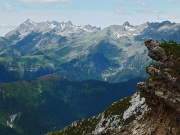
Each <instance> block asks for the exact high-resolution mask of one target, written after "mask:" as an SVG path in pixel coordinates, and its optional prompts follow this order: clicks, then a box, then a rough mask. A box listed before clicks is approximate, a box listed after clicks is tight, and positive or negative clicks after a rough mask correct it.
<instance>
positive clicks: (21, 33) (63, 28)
mask: <svg viewBox="0 0 180 135" xmlns="http://www.w3.org/2000/svg"><path fill="white" fill-rule="evenodd" d="M98 30H99V28H97V27H93V26H91V25H88V26H87V25H82V26H75V25H73V23H72V22H71V21H68V22H57V21H51V22H50V21H46V22H39V23H36V22H33V21H31V20H30V19H27V20H26V21H25V22H23V23H21V24H20V25H19V26H18V27H17V28H16V29H14V30H12V31H10V32H9V33H7V34H6V35H5V37H7V38H8V37H11V36H16V37H20V39H22V38H24V37H25V36H27V35H29V34H31V33H33V32H38V33H52V32H54V34H56V35H62V36H74V37H80V36H83V35H85V34H86V33H88V32H94V31H98Z"/></svg>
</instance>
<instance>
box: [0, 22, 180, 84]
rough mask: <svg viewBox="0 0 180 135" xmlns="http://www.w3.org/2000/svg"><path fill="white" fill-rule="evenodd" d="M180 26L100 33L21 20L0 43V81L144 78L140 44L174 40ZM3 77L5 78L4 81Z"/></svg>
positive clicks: (143, 53)
mask: <svg viewBox="0 0 180 135" xmlns="http://www.w3.org/2000/svg"><path fill="white" fill-rule="evenodd" d="M179 32H180V24H177V23H171V22H169V21H164V22H162V23H149V22H146V23H144V24H141V25H137V26H133V25H130V24H129V23H128V22H125V23H124V24H123V25H111V26H109V27H106V28H104V29H102V30H101V29H100V28H97V27H93V26H91V25H84V26H74V25H73V24H72V22H70V21H69V22H61V23H59V22H56V21H52V22H49V21H47V22H41V23H35V22H33V21H31V20H29V19H28V20H26V21H25V22H23V23H22V24H20V25H19V26H18V27H17V28H16V29H14V30H13V31H10V32H9V33H7V34H6V35H5V37H1V38H0V57H1V59H0V69H1V71H2V76H1V77H0V81H1V82H12V81H18V80H29V79H34V78H37V77H40V76H42V75H46V74H49V73H54V74H56V75H59V76H60V77H63V78H66V79H69V80H76V81H81V80H87V79H95V80H103V81H108V82H121V81H125V80H128V79H130V78H134V77H139V76H141V77H147V74H146V73H145V72H144V70H145V67H146V66H147V65H148V63H149V62H150V61H151V59H149V58H148V57H147V49H146V48H145V47H144V46H143V41H145V40H147V39H150V38H153V39H154V40H158V41H159V40H161V39H163V40H174V41H177V42H178V41H179V38H178V33H179ZM4 73H6V74H8V76H10V77H7V76H6V75H5V74H4Z"/></svg>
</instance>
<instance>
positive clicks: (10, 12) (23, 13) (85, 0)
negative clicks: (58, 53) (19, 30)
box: [0, 0, 180, 36]
mask: <svg viewBox="0 0 180 135" xmlns="http://www.w3.org/2000/svg"><path fill="white" fill-rule="evenodd" d="M179 7H180V0H1V1H0V18H1V19H0V35H1V36H2V35H5V34H6V33H7V32H8V31H9V30H11V29H13V28H14V27H16V26H18V25H19V24H20V23H22V22H24V21H25V20H26V19H31V20H32V21H34V22H43V21H53V20H56V21H59V22H62V21H65V22H66V21H69V20H70V21H72V22H73V24H75V25H84V24H91V25H93V26H97V27H101V28H104V27H107V26H109V25H113V24H117V25H121V24H123V22H125V21H129V22H130V24H133V25H137V24H142V23H144V22H147V21H149V22H162V21H164V20H169V21H171V22H177V23H179V22H180V8H179Z"/></svg>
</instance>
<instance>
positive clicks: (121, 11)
mask: <svg viewBox="0 0 180 135" xmlns="http://www.w3.org/2000/svg"><path fill="white" fill-rule="evenodd" d="M115 13H116V14H118V15H131V13H130V12H126V11H123V10H121V9H116V11H115Z"/></svg>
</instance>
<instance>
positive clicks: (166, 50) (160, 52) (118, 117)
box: [48, 40, 180, 135]
mask: <svg viewBox="0 0 180 135" xmlns="http://www.w3.org/2000/svg"><path fill="white" fill-rule="evenodd" d="M145 46H146V47H147V49H148V51H149V54H148V55H149V56H150V57H151V58H152V59H154V60H155V61H157V62H156V63H153V64H150V65H149V66H148V67H147V69H146V71H147V73H148V74H150V77H149V79H148V80H147V81H146V82H140V83H138V87H139V91H138V92H137V93H135V94H134V95H133V96H131V97H127V98H125V99H123V100H120V101H118V102H116V103H114V104H112V105H111V106H110V107H109V108H107V109H106V110H105V111H104V112H103V113H101V114H99V115H98V116H94V117H93V118H90V119H84V120H82V121H76V122H74V123H73V124H72V125H71V126H68V127H66V128H65V129H63V130H61V131H58V132H54V133H48V134H50V135H65V134H66V135H71V134H74V135H79V134H84V135H87V134H88V135H95V134H96V135H104V134H106V135H111V134H115V135H179V134H180V44H177V43H175V42H173V41H170V42H168V43H167V42H161V43H159V42H155V41H153V40H148V41H146V42H145Z"/></svg>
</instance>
